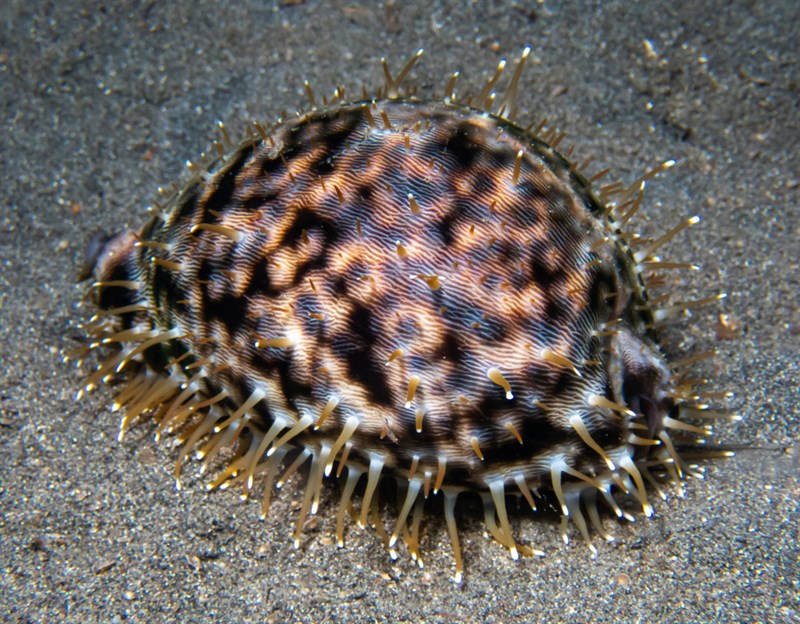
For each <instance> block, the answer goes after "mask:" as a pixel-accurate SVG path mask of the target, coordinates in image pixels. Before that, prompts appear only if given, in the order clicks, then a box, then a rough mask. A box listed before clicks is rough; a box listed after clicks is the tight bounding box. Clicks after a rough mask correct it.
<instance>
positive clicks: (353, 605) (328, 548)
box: [0, 0, 800, 622]
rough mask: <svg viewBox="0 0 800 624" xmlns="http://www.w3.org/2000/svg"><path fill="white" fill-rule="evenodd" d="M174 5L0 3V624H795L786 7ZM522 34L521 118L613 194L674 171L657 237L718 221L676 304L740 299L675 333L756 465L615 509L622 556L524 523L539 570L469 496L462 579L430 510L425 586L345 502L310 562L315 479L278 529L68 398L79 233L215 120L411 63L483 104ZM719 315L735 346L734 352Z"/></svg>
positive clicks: (745, 457)
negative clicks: (726, 400)
mask: <svg viewBox="0 0 800 624" xmlns="http://www.w3.org/2000/svg"><path fill="white" fill-rule="evenodd" d="M183 4H185V5H186V7H185V8H178V3H160V2H128V3H109V4H107V5H99V4H96V3H88V2H87V3H85V6H84V5H83V4H81V3H78V2H64V3H51V2H41V1H39V2H28V1H26V2H22V1H19V0H5V1H4V2H3V3H2V6H1V7H0V16H2V18H3V23H2V25H0V84H1V85H2V87H0V99H1V100H2V104H3V113H4V116H5V123H4V130H3V132H2V135H0V144H2V164H0V167H2V179H3V180H4V181H5V182H4V184H3V191H2V195H3V202H2V209H1V210H2V212H0V259H1V260H2V267H3V268H2V273H0V310H2V317H1V318H2V323H0V343H1V344H0V350H1V352H2V358H3V366H2V371H0V412H1V413H0V458H2V463H3V467H4V468H3V471H2V473H0V509H2V517H0V561H2V571H1V572H0V603H2V604H3V607H2V608H0V619H3V618H7V619H8V621H12V622H55V621H72V622H76V621H80V622H93V621H100V622H108V621H123V620H131V621H136V622H158V621H179V622H195V621H197V622H203V621H206V622H209V621H238V622H257V621H274V622H283V621H304V622H320V621H353V622H361V621H364V622H370V621H408V622H412V621H413V622H451V621H473V622H482V621H488V622H512V621H570V622H588V621H598V620H605V621H612V620H613V621H682V622H706V621H720V622H730V621H756V620H758V621H770V622H790V621H798V617H800V604H798V592H800V585H799V584H798V578H800V565H799V564H798V546H797V539H798V513H797V512H798V501H800V485H799V484H798V472H799V468H800V454H799V452H798V448H799V447H798V439H797V414H798V407H797V406H798V394H797V388H798V383H800V376H799V375H798V355H799V354H800V349H799V348H798V343H799V342H800V306H799V305H798V295H797V293H798V291H800V265H799V261H798V251H799V250H800V249H799V247H800V246H799V245H798V237H800V211H799V210H798V196H799V195H800V177H799V176H800V158H798V148H797V145H798V143H799V142H800V121H798V98H799V97H800V94H799V91H798V89H800V86H799V85H800V71H799V70H798V67H799V66H798V59H799V58H800V54H798V52H800V50H799V49H798V28H799V24H800V11H799V10H798V5H797V3H796V2H792V1H791V0H785V1H783V2H774V3H763V4H762V3H751V2H723V1H718V2H715V3H698V2H685V3H677V5H678V6H676V3H674V2H642V3H638V4H633V3H628V2H608V3H594V4H591V5H584V4H583V3H580V2H571V3H550V2H548V3H547V4H544V5H540V4H537V3H526V2H485V3H484V2H456V1H452V2H439V1H433V2H431V1H427V2H408V3H406V2H399V1H398V2H396V3H394V4H395V5H396V8H395V9H394V10H392V9H391V8H389V9H385V8H384V7H383V5H380V6H378V5H377V4H375V5H373V3H370V2H360V3H359V2H356V1H348V2H333V3H323V2H314V1H311V0H308V1H306V2H279V3H266V4H268V5H269V6H267V7H262V4H265V3H260V2H240V3H236V5H237V7H236V8H225V9H222V8H219V7H218V6H217V5H215V4H214V3H211V2H202V1H201V2H197V3H193V4H194V6H193V8H188V7H189V3H183ZM273 4H274V5H275V6H272V5H273ZM387 4H391V3H387ZM703 4H707V6H706V7H703V8H693V7H695V6H700V5H703ZM115 5H119V6H115ZM293 5H296V6H293ZM644 40H649V41H650V42H651V43H652V48H653V52H652V53H650V52H648V50H647V48H646V46H645V44H644ZM526 43H531V44H532V45H533V54H532V60H533V61H534V62H532V63H531V65H530V66H529V67H528V70H527V72H526V74H525V77H524V84H523V85H522V89H521V104H522V109H523V110H522V114H521V116H522V117H523V118H526V119H539V118H541V117H547V118H548V119H550V120H551V121H552V122H553V123H555V124H557V125H558V126H559V127H561V128H562V129H564V130H566V131H567V132H568V136H569V139H570V140H571V142H572V143H574V144H575V145H576V154H580V155H581V157H592V158H593V159H594V164H593V167H594V168H595V169H594V170H595V171H598V170H600V169H602V168H605V167H611V168H612V169H613V171H614V173H615V174H616V175H617V176H619V177H620V178H621V179H623V180H628V181H630V180H632V179H634V178H635V176H636V175H637V174H638V173H639V172H641V171H643V170H644V169H646V168H647V167H648V166H650V165H653V164H656V163H658V162H660V161H663V160H666V159H669V158H674V159H676V160H677V161H678V166H676V167H674V168H673V169H671V170H670V171H669V172H668V174H666V175H663V176H661V177H660V178H659V179H658V180H657V181H656V182H655V183H653V184H651V185H650V187H649V188H650V192H649V197H648V205H647V209H646V215H647V217H648V218H649V222H648V223H646V224H644V227H645V229H648V230H649V231H663V230H664V229H665V228H667V227H670V226H672V225H674V224H676V223H678V222H679V221H680V220H681V219H682V218H684V217H685V216H688V215H691V214H695V213H701V214H702V216H703V222H702V223H701V224H700V225H699V226H697V227H695V228H694V229H693V230H692V231H691V232H690V233H689V234H688V235H684V236H681V237H680V238H679V239H677V240H676V241H675V242H674V243H673V244H672V245H671V246H670V250H669V252H670V254H669V255H670V257H673V258H678V259H684V260H691V261H693V262H696V263H698V264H700V265H702V267H703V268H702V270H701V271H698V272H695V273H692V274H685V275H680V274H679V275H676V278H675V280H676V283H675V288H678V289H680V290H682V291H685V295H686V298H691V297H695V296H700V295H702V294H707V293H714V292H719V291H721V290H724V291H727V292H728V293H729V297H728V299H727V300H726V301H724V302H723V304H722V305H721V306H718V307H715V306H710V307H709V308H706V309H703V310H698V311H696V312H695V313H694V314H693V315H692V317H691V318H690V319H687V320H686V321H685V322H683V323H682V324H681V325H680V326H678V327H676V328H675V330H674V331H673V332H671V334H670V335H669V336H668V338H669V341H670V344H671V345H672V350H673V351H674V352H675V353H681V352H682V351H684V350H686V349H700V350H702V349H705V348H709V347H710V346H712V345H713V344H716V346H717V348H718V349H719V357H717V358H716V359H715V360H714V361H713V363H711V364H709V365H708V366H707V367H706V369H705V370H704V371H703V373H704V374H705V375H707V376H708V377H710V378H711V379H713V385H714V386H715V387H717V388H720V389H729V390H733V391H736V393H737V396H736V398H735V399H733V400H732V401H731V402H730V409H731V410H732V411H733V412H735V413H740V414H742V415H743V416H744V417H745V418H744V420H743V421H742V422H740V423H732V424H726V423H723V424H721V425H720V426H719V427H718V430H719V435H718V437H717V438H716V441H717V442H719V443H723V444H727V445H731V446H735V447H737V448H741V449H742V450H740V451H739V452H738V454H737V456H736V457H735V458H734V459H730V460H726V461H719V462H716V463H713V464H711V465H709V466H708V467H707V470H706V476H707V478H706V479H705V480H703V481H699V480H692V481H690V482H689V483H688V486H687V492H686V496H685V497H684V498H680V497H678V496H676V495H675V490H674V489H671V490H669V492H670V494H671V496H670V498H669V500H668V501H667V502H663V501H658V502H657V504H656V515H655V517H654V518H653V519H650V520H647V519H644V518H642V517H640V518H638V519H637V522H636V523H634V524H619V523H616V522H615V521H613V520H611V519H609V520H608V522H607V524H608V527H609V528H610V529H612V530H613V532H614V534H615V535H616V537H617V541H616V542H615V543H612V544H606V543H599V540H598V548H599V556H598V557H597V559H596V560H592V558H591V554H590V552H589V551H588V549H587V548H585V546H584V545H583V544H582V543H580V540H579V539H578V540H573V541H572V543H571V544H570V545H568V546H564V545H563V544H562V543H561V539H560V537H559V534H558V529H557V525H556V524H553V522H552V521H548V520H544V519H541V518H538V517H535V516H534V517H532V516H530V515H528V514H519V515H518V516H516V517H515V519H514V523H515V526H516V532H517V535H518V537H519V539H520V540H521V541H523V542H525V543H529V544H533V545H536V546H537V547H539V548H541V549H543V550H545V551H546V553H547V554H546V557H545V558H543V559H538V558H537V559H526V560H523V561H520V562H514V561H512V560H511V559H510V558H509V557H508V555H507V553H506V552H504V551H503V549H502V548H501V547H500V546H498V545H497V544H495V543H493V542H492V541H491V540H489V539H488V538H487V537H486V536H485V535H484V532H483V529H482V523H481V518H480V514H479V513H476V511H475V510H473V511H470V509H469V508H467V507H464V509H462V513H461V515H460V519H459V522H460V526H461V528H462V540H463V543H464V547H465V557H466V567H467V568H466V574H467V576H466V581H465V582H464V584H463V585H461V586H457V585H454V584H453V583H452V581H451V580H450V579H451V576H452V568H451V566H452V555H451V553H450V548H449V544H448V541H447V537H446V531H445V527H444V523H443V521H441V520H439V519H437V518H435V517H431V518H430V519H429V521H428V522H427V523H426V524H425V534H424V546H425V552H426V553H427V556H426V567H425V569H424V570H419V569H418V568H416V567H415V565H414V564H413V562H412V561H410V559H408V557H406V556H405V553H401V558H400V559H399V560H398V561H397V562H392V561H391V559H390V558H389V557H388V555H387V553H386V551H385V550H384V548H383V547H382V546H381V544H380V542H379V539H378V537H377V536H376V534H375V533H374V532H373V531H361V530H358V529H357V528H356V527H354V526H352V527H350V529H348V532H347V536H346V539H347V544H346V547H345V548H344V549H342V550H339V549H337V548H336V547H335V545H333V544H332V540H331V538H330V536H331V535H332V532H333V523H332V510H333V509H334V508H335V504H336V497H337V494H336V488H335V487H333V486H331V487H328V488H326V489H325V499H326V500H325V501H324V504H323V506H322V509H321V512H320V514H319V523H318V525H316V526H312V527H310V528H309V529H308V531H307V533H306V539H304V541H303V543H302V545H301V547H300V548H299V549H298V550H295V549H294V548H293V547H292V544H291V539H290V537H289V535H288V532H289V530H290V525H291V524H292V523H293V518H294V517H295V514H296V510H295V506H296V501H297V500H298V497H299V492H300V483H299V481H297V480H294V481H292V482H290V483H289V484H288V485H287V486H286V487H285V488H284V490H283V492H282V493H281V494H280V496H278V498H277V500H276V502H275V503H274V505H273V510H272V513H271V514H270V516H269V517H268V519H267V520H266V521H263V522H262V521H259V520H258V505H257V504H256V503H253V502H250V503H243V502H241V501H240V500H239V496H238V493H237V492H217V493H213V494H210V495H209V494H206V493H205V492H204V489H203V482H202V481H201V480H199V479H192V478H190V479H188V480H187V483H186V488H185V489H184V490H183V491H182V492H176V490H175V488H174V486H173V480H172V476H171V472H172V462H173V461H174V457H175V455H174V452H171V451H170V450H169V449H167V448H166V447H165V446H156V445H155V444H154V443H153V442H152V429H151V428H150V427H148V426H143V427H139V428H137V429H135V430H134V431H132V432H131V433H130V434H129V435H128V436H127V437H126V439H125V440H124V441H123V442H122V443H118V442H117V441H116V433H117V425H118V417H117V415H113V414H111V413H110V412H109V409H108V406H109V405H110V402H111V397H112V393H111V391H110V390H108V389H107V388H104V389H102V390H101V391H99V392H96V393H94V394H92V395H90V396H89V397H88V398H86V399H84V400H83V401H81V402H80V403H77V402H75V401H74V399H73V397H74V394H75V390H76V388H77V386H78V384H79V380H80V377H79V374H78V372H77V371H76V370H75V369H74V368H73V367H71V366H65V365H63V364H62V363H61V356H60V352H61V351H62V350H63V349H69V348H71V347H72V346H74V345H75V344H77V342H76V338H77V337H79V335H80V331H79V329H78V328H77V326H76V322H77V320H78V319H79V316H80V314H79V311H77V310H76V302H77V301H78V300H79V299H80V298H81V295H82V293H83V288H82V287H80V286H77V285H76V284H75V283H74V281H75V276H76V274H77V269H78V267H79V265H80V263H81V260H82V256H83V250H84V247H85V245H86V242H87V240H88V239H89V237H90V234H91V233H92V232H93V231H95V230H104V231H114V230H116V229H119V228H120V227H121V226H122V225H124V224H126V223H130V224H133V225H138V224H140V223H141V222H142V221H143V219H144V208H145V207H146V206H147V204H148V203H149V202H151V201H152V200H153V199H154V197H155V189H156V188H157V186H159V185H167V184H169V183H171V182H172V181H174V180H176V179H178V177H179V175H180V173H181V170H182V166H183V165H182V163H183V162H184V161H185V160H187V159H190V158H194V157H195V156H196V155H197V154H198V153H199V151H200V150H202V149H204V148H205V147H206V146H207V145H208V142H209V139H210V138H211V137H212V135H213V128H214V124H215V121H216V120H219V119H223V120H237V119H239V120H241V119H246V118H248V117H254V118H257V119H258V118H260V119H272V118H274V116H276V115H277V114H278V113H279V112H280V111H281V110H290V111H291V110H294V109H295V108H296V107H297V106H300V105H302V102H303V101H304V98H303V87H302V80H303V79H308V80H309V81H310V82H311V84H312V85H315V87H316V89H317V92H318V93H322V92H327V91H328V90H330V89H332V87H333V86H334V85H335V84H337V83H344V84H346V85H348V86H349V87H350V92H351V93H356V92H358V91H360V85H361V84H368V85H378V84H380V82H381V80H382V77H381V76H382V74H381V70H380V67H379V64H378V59H379V58H380V56H381V55H384V54H386V55H387V56H389V57H390V59H391V61H392V64H393V66H394V67H398V66H399V65H400V63H401V62H402V60H403V59H404V58H405V57H407V56H408V55H409V54H411V53H413V52H414V51H415V50H417V49H418V48H419V47H425V50H426V52H425V56H424V57H423V60H422V62H421V64H420V66H419V67H418V68H417V69H416V70H415V72H414V76H415V79H416V81H417V82H418V83H419V85H420V91H421V92H423V93H431V92H433V91H434V90H439V91H440V90H441V89H442V86H443V84H444V81H445V77H446V75H447V74H448V73H449V72H450V71H452V70H454V69H460V70H462V77H463V81H464V82H463V85H462V87H467V86H471V87H472V88H473V89H474V88H475V87H476V86H477V85H479V84H480V83H481V80H482V79H483V80H485V78H486V77H487V76H488V75H489V74H490V73H491V71H492V70H493V68H494V65H495V63H496V62H497V59H498V58H499V57H501V56H506V55H507V56H508V57H509V58H511V57H514V56H516V55H517V54H518V53H519V51H520V50H521V49H522V47H523V46H524V45H525V44H526ZM357 90H358V91H357ZM721 312H724V313H726V314H730V318H731V320H732V322H733V324H734V325H735V331H734V332H733V334H735V335H734V336H721V337H722V338H726V339H721V340H716V339H715V330H716V331H717V333H720V330H721V328H720V327H718V326H719V322H718V315H719V314H720V313H721ZM721 333H722V334H726V332H724V331H722V332H721ZM387 518H388V513H387Z"/></svg>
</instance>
